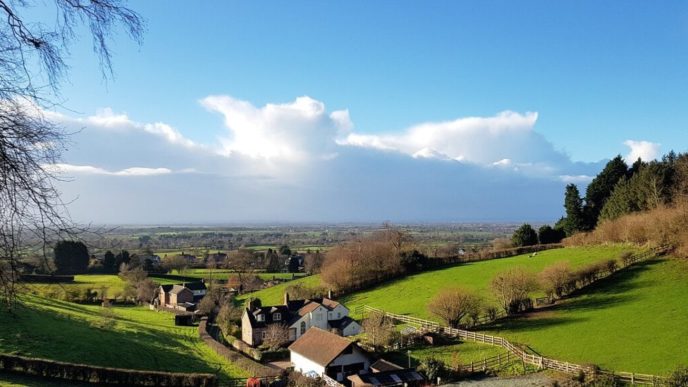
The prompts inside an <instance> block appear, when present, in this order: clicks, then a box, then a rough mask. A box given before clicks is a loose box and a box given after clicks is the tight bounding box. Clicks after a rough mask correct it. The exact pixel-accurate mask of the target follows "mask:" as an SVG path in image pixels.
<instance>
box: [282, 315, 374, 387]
mask: <svg viewBox="0 0 688 387" xmlns="http://www.w3.org/2000/svg"><path fill="white" fill-rule="evenodd" d="M289 352H290V360H291V365H292V367H294V370H295V371H297V372H300V373H302V374H304V375H306V376H320V377H322V376H325V375H326V376H328V377H330V378H332V379H334V380H336V381H338V382H343V381H344V380H346V378H347V376H350V375H357V374H359V373H361V372H364V373H365V372H368V369H369V368H370V357H369V355H368V354H367V353H366V352H365V351H364V350H363V349H361V348H360V347H359V346H358V345H356V343H354V342H352V341H350V340H349V339H347V338H345V337H342V336H339V335H336V334H334V333H331V332H328V331H326V330H323V329H320V328H318V327H313V328H311V329H309V330H308V331H307V332H306V333H305V334H304V335H302V336H301V337H299V339H298V340H296V341H295V342H294V343H292V344H291V345H290V346H289Z"/></svg>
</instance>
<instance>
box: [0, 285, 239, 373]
mask: <svg viewBox="0 0 688 387" xmlns="http://www.w3.org/2000/svg"><path fill="white" fill-rule="evenodd" d="M22 302H23V306H21V307H20V308H19V309H18V311H17V313H16V315H14V316H13V315H9V314H7V313H1V314H0V326H2V329H0V352H3V353H10V354H17V355H23V356H32V357H41V358H46V359H53V360H61V361H67V362H75V363H88V364H92V365H99V366H107V367H119V368H134V369H146V370H159V371H176V372H210V373H215V372H216V371H218V370H219V371H220V372H219V375H220V377H221V378H229V377H242V376H246V373H245V371H243V370H241V369H239V368H237V367H236V366H235V365H233V364H232V363H229V362H227V361H226V360H224V359H223V358H221V357H220V356H218V355H217V354H215V352H213V351H212V350H211V349H210V348H209V347H207V346H206V345H205V344H204V343H203V342H202V341H201V340H200V338H199V337H198V328H196V327H177V326H175V325H174V320H173V317H172V315H171V314H169V313H165V312H154V311H151V310H148V309H147V308H144V307H136V306H131V307H112V308H109V309H108V310H110V311H111V313H112V314H111V316H108V315H107V314H104V313H107V312H104V311H103V308H101V307H100V306H94V305H79V304H74V303H69V302H64V301H59V300H53V299H48V298H43V297H36V296H24V297H22Z"/></svg>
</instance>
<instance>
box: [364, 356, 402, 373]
mask: <svg viewBox="0 0 688 387" xmlns="http://www.w3.org/2000/svg"><path fill="white" fill-rule="evenodd" d="M370 369H371V370H372V371H373V372H385V371H398V370H403V369H404V367H402V366H398V365H396V364H394V363H392V362H391V361H387V360H385V359H379V360H378V361H376V362H375V363H373V364H371V365H370Z"/></svg>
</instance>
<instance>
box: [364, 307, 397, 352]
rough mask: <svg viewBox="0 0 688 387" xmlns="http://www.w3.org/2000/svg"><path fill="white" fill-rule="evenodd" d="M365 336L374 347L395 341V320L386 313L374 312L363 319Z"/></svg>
mask: <svg viewBox="0 0 688 387" xmlns="http://www.w3.org/2000/svg"><path fill="white" fill-rule="evenodd" d="M363 332H364V333H365V338H366V341H367V342H368V343H370V345H372V346H373V347H376V348H378V347H386V346H388V345H390V344H391V343H392V342H393V341H394V334H395V332H396V331H395V328H394V322H392V319H390V318H389V317H387V316H385V314H384V313H379V312H372V313H370V314H369V315H368V317H366V318H365V319H364V320H363Z"/></svg>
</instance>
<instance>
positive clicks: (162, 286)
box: [160, 285, 174, 293]
mask: <svg viewBox="0 0 688 387" xmlns="http://www.w3.org/2000/svg"><path fill="white" fill-rule="evenodd" d="M173 286H174V285H160V288H162V291H163V292H165V293H167V292H169V291H170V290H172V287H173Z"/></svg>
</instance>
